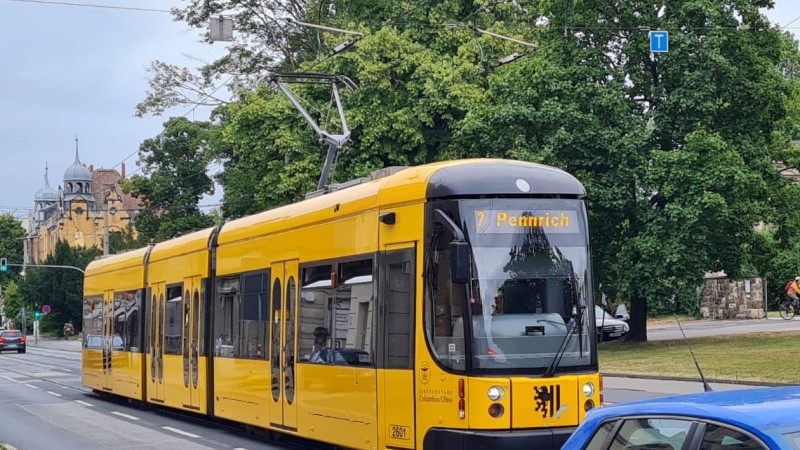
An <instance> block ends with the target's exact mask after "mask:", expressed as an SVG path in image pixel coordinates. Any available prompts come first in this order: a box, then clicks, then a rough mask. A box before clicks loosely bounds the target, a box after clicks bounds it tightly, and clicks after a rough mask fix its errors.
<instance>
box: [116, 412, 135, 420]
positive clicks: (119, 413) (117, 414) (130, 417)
mask: <svg viewBox="0 0 800 450" xmlns="http://www.w3.org/2000/svg"><path fill="white" fill-rule="evenodd" d="M111 414H114V415H115V416H120V417H124V418H126V419H130V420H139V418H138V417H136V416H131V415H129V414H125V413H121V412H119V411H111Z"/></svg>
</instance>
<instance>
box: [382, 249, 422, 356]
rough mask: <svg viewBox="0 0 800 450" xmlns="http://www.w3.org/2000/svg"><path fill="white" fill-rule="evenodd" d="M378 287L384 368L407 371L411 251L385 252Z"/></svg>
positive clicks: (410, 342)
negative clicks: (380, 290)
mask: <svg viewBox="0 0 800 450" xmlns="http://www.w3.org/2000/svg"><path fill="white" fill-rule="evenodd" d="M382 276H383V277H384V278H382V279H381V280H380V282H379V285H381V286H382V292H383V293H382V296H381V297H380V298H381V301H383V302H385V304H384V305H383V307H382V308H380V309H382V310H383V311H385V314H386V317H385V321H386V326H385V327H384V328H383V333H384V336H385V339H386V347H385V349H386V356H385V358H386V359H385V361H386V367H387V368H397V369H408V368H412V367H413V361H412V358H411V356H412V352H413V337H414V336H413V331H412V330H413V329H414V250H413V249H407V250H399V251H392V252H386V254H385V256H384V258H383V272H382Z"/></svg>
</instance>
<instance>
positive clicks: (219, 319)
mask: <svg viewBox="0 0 800 450" xmlns="http://www.w3.org/2000/svg"><path fill="white" fill-rule="evenodd" d="M217 293H218V297H217V306H216V307H217V310H216V314H215V324H214V330H215V334H216V338H215V340H214V355H215V356H223V357H230V358H232V357H234V356H237V354H238V352H237V351H236V350H237V347H238V341H239V277H227V278H221V279H220V281H219V284H218V285H217Z"/></svg>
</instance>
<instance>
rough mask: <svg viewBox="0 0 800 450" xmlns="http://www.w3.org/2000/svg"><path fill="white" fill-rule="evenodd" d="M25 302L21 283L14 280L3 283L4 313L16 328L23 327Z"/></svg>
mask: <svg viewBox="0 0 800 450" xmlns="http://www.w3.org/2000/svg"><path fill="white" fill-rule="evenodd" d="M24 307H25V302H24V299H23V298H22V296H21V295H20V293H19V285H18V284H17V282H16V281H14V280H12V281H9V282H7V283H6V284H4V285H3V314H4V315H5V316H6V318H7V319H8V320H10V321H11V322H12V323H13V324H14V327H15V328H19V329H21V328H22V314H21V310H22V308H24Z"/></svg>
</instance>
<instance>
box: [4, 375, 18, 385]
mask: <svg viewBox="0 0 800 450" xmlns="http://www.w3.org/2000/svg"><path fill="white" fill-rule="evenodd" d="M3 378H5V379H6V380H8V381H13V382H14V383H22V381H19V380H15V379H13V378H11V377H7V376H5V375H3Z"/></svg>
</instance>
